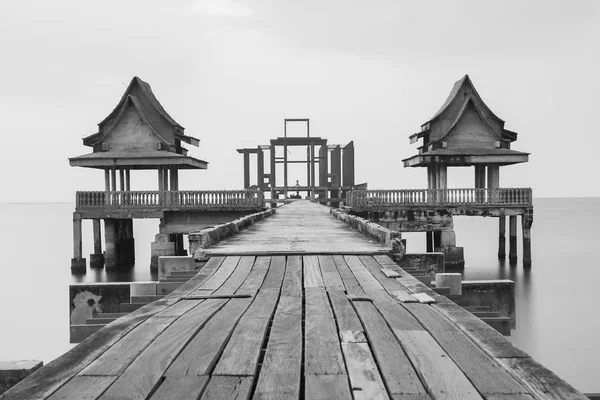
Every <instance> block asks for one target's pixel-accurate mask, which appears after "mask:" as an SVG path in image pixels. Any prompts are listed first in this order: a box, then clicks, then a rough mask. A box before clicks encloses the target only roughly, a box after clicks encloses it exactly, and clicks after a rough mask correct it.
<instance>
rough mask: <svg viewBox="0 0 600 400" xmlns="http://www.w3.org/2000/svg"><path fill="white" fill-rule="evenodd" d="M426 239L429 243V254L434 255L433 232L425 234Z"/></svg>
mask: <svg viewBox="0 0 600 400" xmlns="http://www.w3.org/2000/svg"><path fill="white" fill-rule="evenodd" d="M425 238H426V241H427V252H428V253H433V231H427V232H425Z"/></svg>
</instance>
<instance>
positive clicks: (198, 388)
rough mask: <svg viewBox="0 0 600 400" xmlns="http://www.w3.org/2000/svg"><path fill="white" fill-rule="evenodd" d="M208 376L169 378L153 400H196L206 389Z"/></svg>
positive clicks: (155, 393)
mask: <svg viewBox="0 0 600 400" xmlns="http://www.w3.org/2000/svg"><path fill="white" fill-rule="evenodd" d="M207 382H208V376H177V377H174V376H167V377H166V378H165V380H164V381H163V382H162V383H161V385H160V386H159V387H158V389H157V390H156V392H154V394H153V395H152V397H151V398H150V399H151V400H172V399H177V400H196V399H198V397H200V395H201V394H202V392H203V391H204V388H205V387H206V383H207Z"/></svg>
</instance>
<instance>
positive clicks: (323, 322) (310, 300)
mask: <svg viewBox="0 0 600 400" xmlns="http://www.w3.org/2000/svg"><path fill="white" fill-rule="evenodd" d="M305 299H306V300H305V301H306V305H305V309H306V316H305V337H304V364H305V366H304V374H305V375H339V374H345V373H346V368H345V367H344V357H343V356H342V350H341V348H340V342H339V338H338V335H337V330H336V327H335V321H334V319H333V314H332V312H331V306H330V305H329V299H328V298H327V292H325V289H320V288H308V289H305Z"/></svg>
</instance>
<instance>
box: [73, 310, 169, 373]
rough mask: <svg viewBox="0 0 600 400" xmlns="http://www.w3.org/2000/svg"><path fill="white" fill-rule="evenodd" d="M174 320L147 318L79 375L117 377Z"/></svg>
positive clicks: (155, 317)
mask: <svg viewBox="0 0 600 400" xmlns="http://www.w3.org/2000/svg"><path fill="white" fill-rule="evenodd" d="M175 319H176V317H159V316H154V317H151V318H149V319H148V320H146V321H144V323H142V324H140V325H139V326H138V327H137V328H136V329H134V330H133V331H131V332H130V333H129V334H128V335H127V336H125V337H124V338H123V339H121V340H120V341H119V342H117V344H115V345H114V346H112V347H111V348H110V349H108V350H107V351H106V352H105V353H104V354H102V355H101V356H100V357H98V358H97V359H96V360H95V361H94V362H92V363H91V364H90V365H89V366H87V367H86V368H85V369H84V370H83V371H81V372H80V373H79V375H91V376H118V375H119V374H120V373H121V372H123V371H124V370H125V368H127V367H128V366H129V364H131V363H132V362H133V360H135V358H136V357H137V356H138V355H139V354H140V353H141V352H142V351H143V350H144V349H145V348H146V347H147V346H148V345H149V344H150V343H152V341H153V340H154V339H155V338H156V337H157V336H158V335H159V334H160V333H162V332H163V331H164V330H165V329H166V328H167V327H168V326H169V325H171V324H172V323H173V321H175Z"/></svg>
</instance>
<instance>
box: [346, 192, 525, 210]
mask: <svg viewBox="0 0 600 400" xmlns="http://www.w3.org/2000/svg"><path fill="white" fill-rule="evenodd" d="M346 205H347V206H349V207H353V208H374V207H394V206H410V205H417V206H418V205H423V206H427V205H440V206H461V205H467V206H468V205H473V206H499V207H501V206H531V205H532V191H531V188H498V189H475V188H456V189H402V190H351V191H349V192H348V193H347V194H346Z"/></svg>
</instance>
